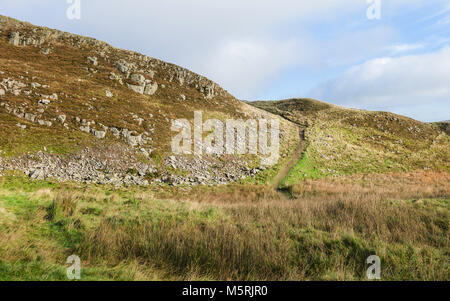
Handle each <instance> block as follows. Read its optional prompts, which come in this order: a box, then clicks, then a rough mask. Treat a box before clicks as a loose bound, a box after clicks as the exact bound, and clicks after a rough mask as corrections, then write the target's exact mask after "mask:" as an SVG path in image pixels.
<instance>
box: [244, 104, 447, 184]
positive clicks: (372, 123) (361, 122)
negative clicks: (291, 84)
mask: <svg viewBox="0 0 450 301" xmlns="http://www.w3.org/2000/svg"><path fill="white" fill-rule="evenodd" d="M250 104H252V105H254V106H255V107H257V108H261V109H264V110H267V111H269V112H272V113H274V114H278V115H280V116H282V117H284V118H286V119H288V120H290V121H292V122H294V123H297V124H299V125H301V126H303V127H305V128H306V140H307V143H308V147H307V150H306V152H305V155H304V157H303V159H302V161H301V162H300V163H299V164H297V166H296V167H294V169H293V170H291V172H290V174H289V175H288V177H287V179H285V184H294V183H296V182H298V181H299V180H302V179H305V178H318V177H327V176H337V175H345V174H356V173H384V172H402V171H411V170H428V169H432V170H444V171H447V172H448V171H450V136H449V131H448V130H449V127H448V123H445V124H444V123H438V124H429V123H423V122H419V121H417V120H413V119H411V118H407V117H404V116H400V115H396V114H392V113H388V112H370V111H364V110H354V109H346V108H343V107H339V106H335V105H332V104H327V103H324V102H321V101H318V100H314V99H288V100H282V101H258V102H252V103H250Z"/></svg>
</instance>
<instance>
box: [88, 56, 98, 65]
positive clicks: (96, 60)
mask: <svg viewBox="0 0 450 301" xmlns="http://www.w3.org/2000/svg"><path fill="white" fill-rule="evenodd" d="M87 60H88V62H89V63H90V64H92V65H94V66H97V65H98V59H97V57H95V56H94V57H91V56H88V58H87Z"/></svg>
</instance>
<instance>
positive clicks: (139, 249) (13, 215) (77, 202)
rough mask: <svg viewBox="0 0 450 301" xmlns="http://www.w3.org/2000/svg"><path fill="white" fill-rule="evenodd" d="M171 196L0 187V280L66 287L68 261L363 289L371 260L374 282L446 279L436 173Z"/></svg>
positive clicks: (108, 274)
mask: <svg viewBox="0 0 450 301" xmlns="http://www.w3.org/2000/svg"><path fill="white" fill-rule="evenodd" d="M392 183H395V185H392ZM389 184H391V185H389ZM388 187H395V189H393V188H390V189H389V188H388ZM172 189H174V188H172ZM179 189H184V191H183V190H177V191H175V190H172V191H171V190H169V188H167V189H166V188H164V189H160V188H159V189H157V188H155V189H153V190H143V189H140V188H128V189H114V188H110V189H108V188H107V187H99V186H98V187H97V186H85V185H75V184H56V183H51V182H30V181H29V180H28V179H25V178H21V177H12V176H11V177H5V178H3V179H0V237H1V243H0V280H66V279H67V278H66V268H67V267H68V266H69V265H68V264H66V258H67V257H68V256H70V255H72V254H76V255H78V256H80V258H81V261H82V280H177V279H182V280H365V279H366V278H365V273H366V269H367V268H368V265H367V264H366V263H365V260H366V258H367V257H368V256H369V255H373V254H376V255H378V256H379V257H380V258H381V264H382V266H381V268H382V274H381V276H382V279H383V280H449V278H450V277H449V220H450V219H449V215H450V212H449V201H450V175H449V174H448V173H445V172H431V171H429V172H413V173H408V174H404V173H403V174H387V175H372V176H369V175H362V176H360V177H355V176H352V177H351V178H346V177H342V178H339V179H319V180H307V181H306V182H304V183H303V184H302V185H297V186H292V187H291V188H290V191H289V192H290V195H291V196H292V197H290V198H288V197H287V196H285V197H284V196H282V195H280V194H277V193H275V192H273V191H272V189H271V188H270V187H267V188H265V187H262V186H256V185H255V186H251V185H250V186H247V187H244V186H238V185H234V186H226V187H221V188H207V187H203V188H202V187H199V188H194V189H192V190H191V189H188V188H179Z"/></svg>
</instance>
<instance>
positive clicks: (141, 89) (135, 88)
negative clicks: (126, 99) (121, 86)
mask: <svg viewBox="0 0 450 301" xmlns="http://www.w3.org/2000/svg"><path fill="white" fill-rule="evenodd" d="M127 86H128V88H130V89H131V90H133V91H134V92H136V93H139V94H144V86H136V85H131V84H127Z"/></svg>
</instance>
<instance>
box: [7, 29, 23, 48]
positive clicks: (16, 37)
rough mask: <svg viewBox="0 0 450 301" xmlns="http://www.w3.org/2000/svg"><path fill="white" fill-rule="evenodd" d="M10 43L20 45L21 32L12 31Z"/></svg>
mask: <svg viewBox="0 0 450 301" xmlns="http://www.w3.org/2000/svg"><path fill="white" fill-rule="evenodd" d="M9 43H11V44H12V45H13V46H19V45H20V33H18V32H16V31H15V32H12V33H11V34H10V35H9Z"/></svg>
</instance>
